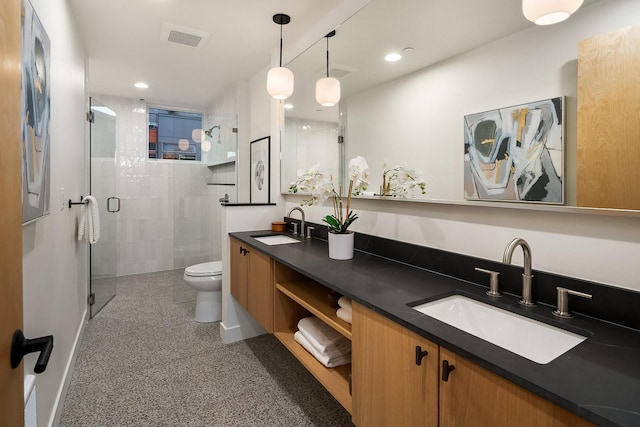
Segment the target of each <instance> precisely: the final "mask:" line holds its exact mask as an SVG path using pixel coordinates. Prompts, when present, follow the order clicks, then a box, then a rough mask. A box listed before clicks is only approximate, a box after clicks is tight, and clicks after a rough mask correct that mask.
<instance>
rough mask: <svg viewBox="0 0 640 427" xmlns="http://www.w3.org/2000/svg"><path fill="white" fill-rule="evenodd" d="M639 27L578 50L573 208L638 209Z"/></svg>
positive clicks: (586, 42) (605, 36)
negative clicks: (575, 191) (574, 200)
mask: <svg viewBox="0 0 640 427" xmlns="http://www.w3.org/2000/svg"><path fill="white" fill-rule="evenodd" d="M638 135H640V25H635V26H630V27H625V28H622V29H620V30H616V31H611V32H609V33H606V34H603V35H600V36H596V37H592V38H590V39H587V40H583V41H581V42H580V44H579V51H578V134H577V137H578V148H577V151H578V160H577V169H578V176H577V199H576V200H577V204H578V206H585V207H598V208H617V209H640V191H639V190H638V188H637V185H636V184H637V183H638V182H639V181H640V155H638Z"/></svg>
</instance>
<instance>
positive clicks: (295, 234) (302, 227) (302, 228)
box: [287, 206, 304, 237]
mask: <svg viewBox="0 0 640 427" xmlns="http://www.w3.org/2000/svg"><path fill="white" fill-rule="evenodd" d="M293 211H299V212H300V214H301V215H302V220H301V221H300V235H301V236H302V237H304V211H303V210H302V208H300V207H297V206H296V207H295V208H293V209H291V210H290V211H289V215H287V216H289V217H290V216H291V213H292V212H293ZM293 235H294V236H297V235H298V233H297V232H296V231H294V232H293Z"/></svg>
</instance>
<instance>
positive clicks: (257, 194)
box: [249, 136, 271, 203]
mask: <svg viewBox="0 0 640 427" xmlns="http://www.w3.org/2000/svg"><path fill="white" fill-rule="evenodd" d="M250 146H251V150H250V163H251V177H250V180H249V182H250V183H251V184H250V189H249V201H250V203H271V160H270V159H271V137H270V136H265V137H264V138H259V139H256V140H255V141H251V143H250Z"/></svg>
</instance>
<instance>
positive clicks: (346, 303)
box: [338, 296, 351, 311]
mask: <svg viewBox="0 0 640 427" xmlns="http://www.w3.org/2000/svg"><path fill="white" fill-rule="evenodd" d="M338 305H339V306H340V307H342V308H344V309H346V310H349V311H351V298H349V297H345V296H342V297H340V299H339V300H338Z"/></svg>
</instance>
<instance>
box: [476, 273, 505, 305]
mask: <svg viewBox="0 0 640 427" xmlns="http://www.w3.org/2000/svg"><path fill="white" fill-rule="evenodd" d="M475 270H476V271H480V272H482V273H487V274H489V275H490V276H491V281H490V283H489V290H488V291H487V295H489V296H490V297H496V298H497V297H501V296H502V294H501V293H500V291H499V290H498V275H500V273H499V272H497V271H493V270H485V269H484V268H480V267H476V268H475Z"/></svg>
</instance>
